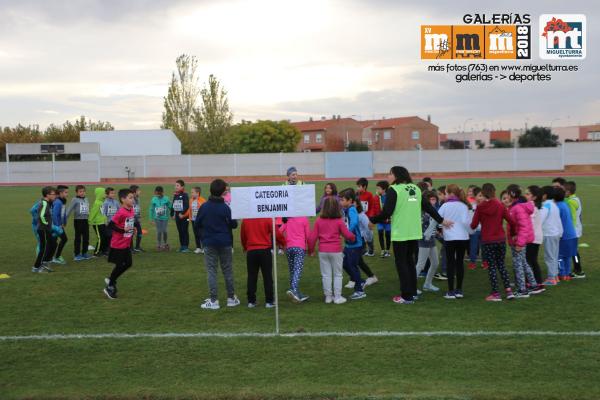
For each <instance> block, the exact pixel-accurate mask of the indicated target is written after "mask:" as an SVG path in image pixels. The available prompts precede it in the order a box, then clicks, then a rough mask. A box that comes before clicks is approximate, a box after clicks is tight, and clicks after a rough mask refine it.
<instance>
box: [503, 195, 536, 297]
mask: <svg viewBox="0 0 600 400" xmlns="http://www.w3.org/2000/svg"><path fill="white" fill-rule="evenodd" d="M506 192H507V194H508V196H509V198H510V200H511V205H510V207H509V208H508V212H509V214H510V218H511V220H512V221H513V225H512V226H511V229H509V234H508V244H509V245H510V250H511V253H512V260H513V268H514V270H515V281H516V287H517V289H518V291H517V293H515V297H516V298H527V297H529V295H531V294H539V293H542V292H543V291H544V289H543V287H542V286H540V285H538V283H537V281H536V280H535V276H534V275H533V271H532V270H531V267H530V266H529V264H527V259H526V256H525V248H526V247H527V244H529V243H532V242H533V240H534V238H535V234H534V231H533V223H532V220H531V216H532V215H533V205H532V204H531V203H529V202H528V201H527V199H525V197H523V196H522V194H521V188H520V187H519V186H518V185H508V187H507V188H506ZM527 282H528V283H529V285H530V288H529V290H527Z"/></svg>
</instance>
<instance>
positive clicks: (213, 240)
mask: <svg viewBox="0 0 600 400" xmlns="http://www.w3.org/2000/svg"><path fill="white" fill-rule="evenodd" d="M226 186H227V184H226V183H225V181H223V180H222V179H215V180H214V181H212V182H211V184H210V197H209V198H208V201H207V202H205V203H204V204H202V206H200V209H199V210H198V214H196V219H195V220H194V229H196V230H197V231H198V232H200V238H201V240H202V244H203V245H204V262H205V264H206V272H207V274H208V288H209V295H210V297H209V298H207V299H206V300H204V303H203V304H202V305H201V306H200V307H202V308H203V309H205V310H218V309H219V308H220V306H219V299H218V297H217V268H218V267H219V264H220V265H221V270H222V271H223V276H224V277H225V287H226V289H227V306H228V307H235V306H237V305H239V304H240V300H239V299H238V298H237V296H236V295H235V290H234V285H233V266H232V250H233V233H232V229H235V228H237V221H236V220H234V219H231V209H230V208H229V206H228V205H227V204H225V200H224V199H223V192H225V187H226Z"/></svg>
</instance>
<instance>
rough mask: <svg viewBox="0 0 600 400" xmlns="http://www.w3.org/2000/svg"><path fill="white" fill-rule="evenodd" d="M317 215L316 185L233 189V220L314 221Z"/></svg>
mask: <svg viewBox="0 0 600 400" xmlns="http://www.w3.org/2000/svg"><path fill="white" fill-rule="evenodd" d="M315 211H316V210H315V185H286V186H248V187H234V188H231V217H232V218H233V219H241V218H278V217H312V216H314V215H315Z"/></svg>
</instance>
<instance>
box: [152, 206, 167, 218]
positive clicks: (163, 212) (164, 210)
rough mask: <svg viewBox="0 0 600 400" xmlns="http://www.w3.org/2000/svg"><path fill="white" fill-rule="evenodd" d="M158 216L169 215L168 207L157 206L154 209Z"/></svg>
mask: <svg viewBox="0 0 600 400" xmlns="http://www.w3.org/2000/svg"><path fill="white" fill-rule="evenodd" d="M154 212H155V213H156V216H157V217H164V216H165V215H167V208H166V207H165V206H160V207H156V208H155V209H154Z"/></svg>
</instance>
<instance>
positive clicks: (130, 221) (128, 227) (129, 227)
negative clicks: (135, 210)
mask: <svg viewBox="0 0 600 400" xmlns="http://www.w3.org/2000/svg"><path fill="white" fill-rule="evenodd" d="M134 225H135V218H127V219H125V226H124V227H123V230H124V231H125V233H124V234H123V237H126V238H128V237H132V236H133V227H134Z"/></svg>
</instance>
